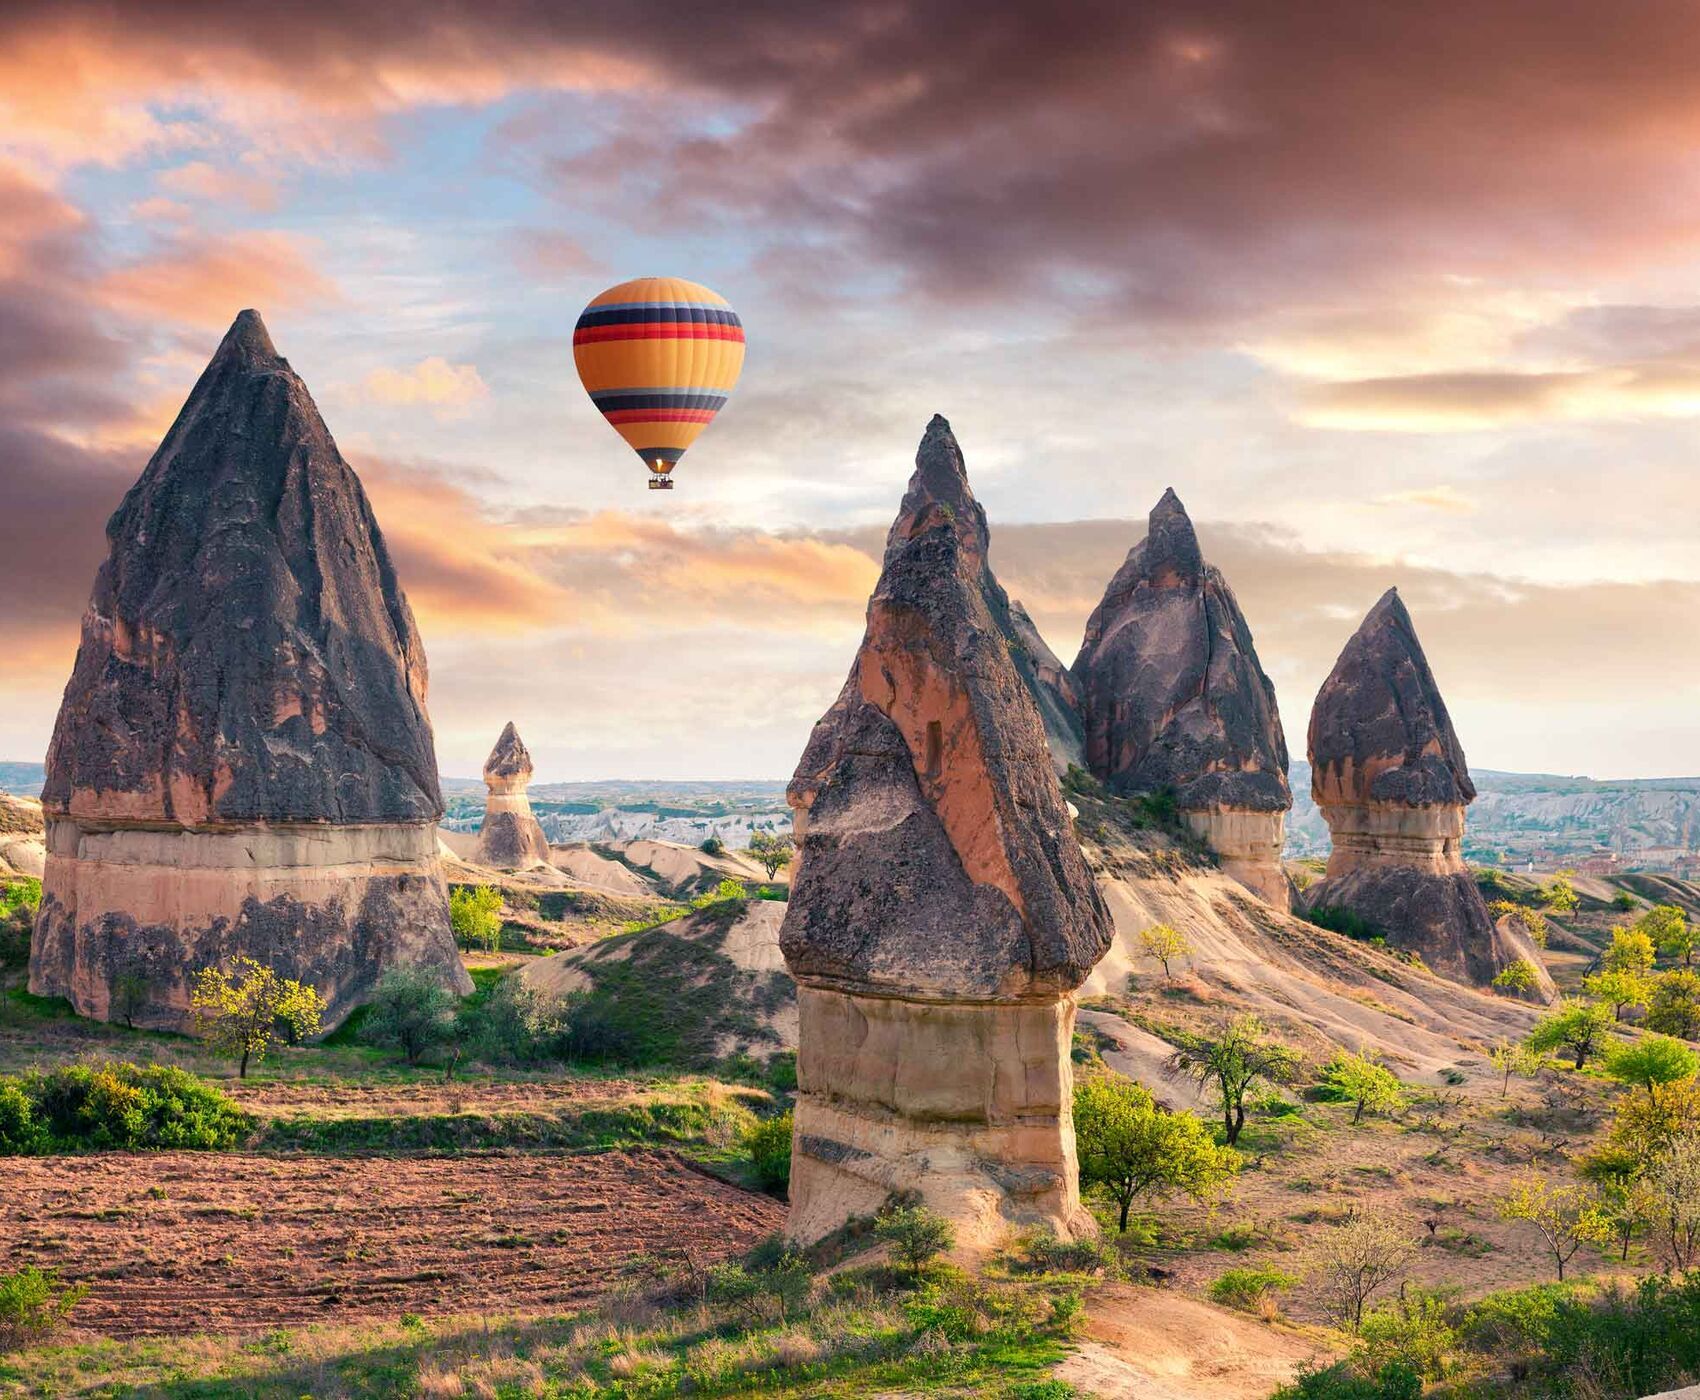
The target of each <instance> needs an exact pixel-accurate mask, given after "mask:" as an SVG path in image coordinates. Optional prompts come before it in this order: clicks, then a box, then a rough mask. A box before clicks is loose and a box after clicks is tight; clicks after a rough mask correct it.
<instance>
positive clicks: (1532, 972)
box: [1493, 958, 1541, 996]
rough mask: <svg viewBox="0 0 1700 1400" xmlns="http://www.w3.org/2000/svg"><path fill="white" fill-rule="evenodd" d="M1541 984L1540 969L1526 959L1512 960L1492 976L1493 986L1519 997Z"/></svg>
mask: <svg viewBox="0 0 1700 1400" xmlns="http://www.w3.org/2000/svg"><path fill="white" fill-rule="evenodd" d="M1540 984H1541V973H1540V969H1539V968H1537V967H1536V966H1535V965H1534V964H1533V963H1532V962H1530V961H1529V960H1528V959H1527V958H1513V959H1512V960H1511V961H1510V962H1508V963H1507V964H1506V965H1505V966H1504V967H1502V968H1501V969H1500V970H1499V972H1498V973H1497V974H1496V975H1495V976H1494V979H1493V985H1494V986H1496V987H1498V988H1499V989H1500V991H1502V992H1510V993H1511V994H1512V995H1514V996H1521V995H1522V994H1524V993H1525V992H1532V991H1534V990H1535V988H1536V987H1538V986H1540Z"/></svg>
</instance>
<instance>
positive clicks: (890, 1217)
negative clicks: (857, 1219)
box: [874, 1205, 956, 1277]
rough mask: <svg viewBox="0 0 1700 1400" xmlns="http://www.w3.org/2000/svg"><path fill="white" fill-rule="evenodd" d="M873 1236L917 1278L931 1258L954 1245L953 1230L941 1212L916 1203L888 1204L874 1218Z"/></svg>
mask: <svg viewBox="0 0 1700 1400" xmlns="http://www.w3.org/2000/svg"><path fill="white" fill-rule="evenodd" d="M874 1237H875V1238H876V1239H880V1240H883V1241H885V1243H886V1244H888V1245H890V1246H891V1253H892V1256H893V1257H894V1258H895V1259H897V1260H899V1261H900V1262H901V1263H902V1264H903V1266H904V1267H905V1268H906V1269H907V1270H908V1271H909V1273H910V1276H911V1277H918V1276H919V1275H920V1272H921V1270H922V1269H924V1268H925V1267H926V1266H927V1265H928V1264H929V1263H930V1262H932V1260H934V1259H936V1258H938V1256H939V1255H941V1254H944V1253H947V1252H948V1251H950V1250H952V1249H954V1248H955V1247H956V1231H955V1230H954V1229H953V1228H952V1226H951V1223H950V1222H949V1221H948V1220H946V1219H945V1218H944V1217H943V1216H942V1215H938V1214H936V1213H935V1212H933V1211H930V1210H928V1209H927V1208H926V1207H925V1206H919V1205H891V1206H887V1207H886V1208H885V1209H884V1210H883V1211H881V1212H880V1213H879V1215H878V1216H877V1217H875V1219H874Z"/></svg>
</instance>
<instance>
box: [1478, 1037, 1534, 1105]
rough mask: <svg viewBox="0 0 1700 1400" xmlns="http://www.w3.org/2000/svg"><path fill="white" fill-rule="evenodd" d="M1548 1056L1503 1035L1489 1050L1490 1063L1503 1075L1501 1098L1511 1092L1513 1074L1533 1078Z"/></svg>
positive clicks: (1500, 1090)
mask: <svg viewBox="0 0 1700 1400" xmlns="http://www.w3.org/2000/svg"><path fill="white" fill-rule="evenodd" d="M1546 1058H1547V1057H1546V1056H1545V1055H1543V1054H1541V1053H1540V1052H1539V1051H1536V1050H1531V1049H1530V1048H1529V1047H1528V1046H1527V1045H1518V1044H1516V1043H1515V1042H1513V1041H1509V1040H1506V1039H1504V1038H1503V1037H1501V1039H1500V1041H1499V1043H1498V1044H1497V1045H1495V1046H1494V1047H1493V1049H1492V1050H1490V1051H1488V1063H1489V1064H1490V1065H1492V1066H1493V1067H1494V1069H1495V1070H1497V1071H1498V1072H1499V1074H1500V1075H1501V1076H1502V1078H1501V1081H1500V1085H1499V1096H1500V1098H1502V1099H1503V1098H1505V1097H1506V1096H1507V1095H1508V1094H1509V1093H1510V1092H1511V1076H1512V1075H1514V1074H1520V1075H1524V1076H1527V1077H1529V1078H1533V1077H1534V1076H1535V1075H1536V1074H1538V1073H1539V1072H1540V1068H1541V1066H1542V1065H1544V1064H1545V1063H1546Z"/></svg>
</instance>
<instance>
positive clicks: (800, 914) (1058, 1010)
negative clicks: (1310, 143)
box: [780, 418, 1111, 1245]
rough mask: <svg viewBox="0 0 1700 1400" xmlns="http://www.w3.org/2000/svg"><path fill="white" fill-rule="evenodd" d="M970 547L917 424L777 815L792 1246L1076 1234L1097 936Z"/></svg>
mask: <svg viewBox="0 0 1700 1400" xmlns="http://www.w3.org/2000/svg"><path fill="white" fill-rule="evenodd" d="M987 539H988V536H987V528H986V520H985V514H984V512H983V511H982V510H981V508H980V505H979V503H978V502H977V501H975V499H974V496H973V493H972V492H971V491H970V490H969V487H968V479H967V474H966V471H965V469H964V466H963V461H962V454H961V451H960V449H959V448H958V447H957V444H956V440H955V438H954V437H953V436H952V435H951V431H950V425H949V424H948V423H946V422H945V420H944V419H943V418H934V419H933V421H932V423H931V424H930V425H929V426H928V428H927V431H926V435H925V437H924V438H923V439H922V442H921V447H920V451H919V453H918V455H917V457H916V465H915V473H914V476H913V477H912V478H911V480H910V483H909V489H908V493H907V494H906V495H905V496H904V499H903V504H902V508H901V509H900V510H899V512H898V515H897V519H896V522H895V523H894V524H893V525H892V528H891V532H890V535H889V536H888V538H887V541H886V552H885V560H884V568H883V571H882V573H881V575H880V580H879V583H878V585H877V587H876V588H875V590H874V594H873V597H872V598H871V599H870V601H869V604H868V620H867V631H866V634H865V635H864V637H863V640H862V646H861V649H860V651H859V652H858V653H857V656H856V660H855V664H854V665H853V666H852V667H851V670H850V675H849V678H848V680H847V681H846V682H845V685H844V689H843V691H842V692H841V693H840V695H839V697H838V699H837V700H836V701H835V702H834V704H833V706H832V707H831V709H829V710H828V711H827V713H826V714H825V716H823V717H822V719H821V720H820V722H819V723H818V724H817V725H816V726H815V729H814V733H813V734H812V736H811V737H810V740H809V743H808V747H807V748H806V749H805V751H804V753H803V757H802V760H801V762H800V763H799V764H798V767H797V772H796V775H795V777H794V778H793V779H792V782H791V786H790V789H789V792H788V798H789V801H790V803H791V806H792V808H793V811H794V813H795V817H796V827H797V833H798V838H799V842H800V848H801V861H800V868H799V869H798V871H797V872H796V875H795V879H794V884H793V887H792V892H791V900H790V903H789V904H788V906H787V911H786V915H785V922H784V925H783V928H782V930H781V934H780V946H781V948H782V950H783V952H784V955H785V959H786V962H787V964H788V965H789V967H790V969H791V972H792V974H793V976H794V977H795V978H796V979H797V982H798V1009H799V1015H800V1047H799V1058H798V1099H797V1116H796V1138H795V1144H794V1148H793V1154H792V1169H791V1222H790V1230H791V1233H792V1234H793V1235H794V1236H795V1237H797V1238H799V1239H803V1240H813V1239H817V1238H819V1237H820V1236H822V1235H825V1234H827V1233H829V1232H830V1231H831V1230H833V1229H835V1228H836V1227H837V1226H839V1225H842V1224H843V1223H844V1222H845V1221H846V1220H848V1219H849V1218H851V1217H852V1216H855V1215H861V1214H866V1213H869V1212H872V1211H875V1210H877V1209H878V1208H879V1207H880V1206H881V1205H882V1204H883V1203H884V1202H885V1201H886V1200H887V1199H888V1198H889V1197H890V1196H892V1195H894V1194H905V1193H914V1194H916V1195H918V1196H920V1197H921V1198H922V1199H923V1200H924V1201H925V1202H926V1203H927V1204H928V1205H929V1206H930V1207H932V1208H933V1209H935V1210H937V1211H939V1212H941V1213H943V1214H944V1215H946V1216H948V1217H950V1218H951V1219H953V1220H954V1221H955V1222H956V1223H957V1226H958V1233H959V1238H960V1239H961V1240H962V1242H963V1243H964V1244H967V1245H975V1244H980V1243H989V1242H990V1241H992V1240H994V1239H995V1238H997V1237H998V1236H1000V1235H1001V1234H1002V1233H1003V1232H1004V1231H1005V1230H1006V1229H1008V1228H1009V1227H1011V1226H1021V1225H1044V1226H1048V1227H1050V1228H1052V1229H1055V1230H1058V1231H1060V1232H1062V1233H1064V1234H1069V1233H1072V1232H1075V1231H1079V1230H1082V1229H1089V1228H1090V1221H1089V1220H1088V1219H1087V1218H1086V1217H1085V1216H1084V1214H1083V1212H1082V1211H1081V1210H1080V1204H1079V1194H1078V1182H1077V1177H1078V1172H1077V1168H1076V1163H1075V1157H1074V1131H1073V1124H1072V1118H1071V1107H1070V1106H1071V1101H1072V1076H1071V1071H1070V1059H1069V1053H1070V1046H1071V1038H1072V1033H1073V1026H1074V1000H1073V995H1072V993H1073V991H1074V989H1075V988H1076V987H1078V986H1079V985H1080V983H1081V981H1082V980H1084V978H1085V977H1086V975H1087V974H1088V972H1089V971H1090V970H1091V968H1092V966H1093V964H1094V963H1096V962H1097V961H1098V959H1099V958H1101V957H1102V956H1103V954H1104V952H1105V951H1106V950H1107V948H1108V947H1109V943H1110V938H1111V925H1110V920H1109V916H1108V914H1107V913H1106V910H1105V908H1104V905H1103V903H1102V901H1101V899H1100V898H1099V895H1098V892H1097V889H1096V888H1095V887H1094V885H1093V882H1092V877H1091V874H1090V872H1089V871H1088V869H1087V867H1086V864H1085V862H1084V860H1083V858H1082V856H1081V853H1080V848H1079V845H1078V844H1077V842H1076V840H1075V838H1074V834H1073V832H1072V831H1071V829H1070V826H1069V819H1068V813H1067V810H1066V807H1065V805H1064V802H1063V799H1062V794H1061V792H1060V790H1059V788H1058V786H1057V780H1056V775H1055V773H1054V771H1053V769H1052V766H1051V757H1050V753H1049V750H1048V748H1047V745H1046V741H1045V730H1044V725H1043V722H1042V720H1041V718H1040V715H1039V712H1038V710H1037V708H1036V706H1035V703H1034V700H1033V698H1032V696H1031V694H1030V693H1029V691H1028V689H1027V686H1026V685H1025V684H1024V682H1023V679H1022V676H1021V674H1020V672H1019V670H1018V668H1017V665H1016V663H1015V661H1014V660H1013V659H1012V656H1011V647H1010V644H1009V641H1008V638H1007V634H1006V632H1005V625H1004V622H1003V620H1002V619H1001V617H1000V616H999V615H998V611H997V610H998V608H999V607H1000V605H1001V606H1004V607H1007V605H1005V604H1001V600H1002V599H1003V591H1002V589H1001V588H997V585H996V580H995V579H994V578H992V575H991V571H990V568H989V567H988V565H987V562H986V549H987Z"/></svg>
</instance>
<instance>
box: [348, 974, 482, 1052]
mask: <svg viewBox="0 0 1700 1400" xmlns="http://www.w3.org/2000/svg"><path fill="white" fill-rule="evenodd" d="M457 1000H458V998H457V997H456V996H455V994H454V993H453V992H451V991H450V990H449V989H448V988H447V987H445V986H444V985H443V983H442V979H441V978H440V977H438V976H437V975H436V974H435V973H433V972H432V971H431V970H430V969H429V968H424V967H397V968H392V969H391V970H390V971H389V972H386V973H385V974H384V975H383V977H382V978H381V979H380V980H379V982H378V985H377V987H376V989H375V990H374V992H373V995H372V1001H371V1005H370V1006H369V1007H368V1009H367V1012H366V1016H365V1019H364V1020H363V1021H362V1022H361V1024H360V1038H361V1039H362V1040H364V1041H366V1042H367V1043H368V1044H371V1045H386V1046H393V1047H394V1048H396V1049H397V1050H400V1051H401V1053H402V1056H403V1058H405V1059H406V1061H407V1062H408V1064H410V1065H416V1064H418V1063H419V1060H420V1057H421V1056H423V1055H425V1054H427V1053H428V1052H430V1051H432V1050H435V1049H436V1048H437V1047H438V1046H439V1045H444V1044H446V1043H447V1042H448V1041H449V1040H450V1039H451V1038H452V1037H453V1036H454V1032H455V1004H456V1002H457Z"/></svg>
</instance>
